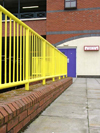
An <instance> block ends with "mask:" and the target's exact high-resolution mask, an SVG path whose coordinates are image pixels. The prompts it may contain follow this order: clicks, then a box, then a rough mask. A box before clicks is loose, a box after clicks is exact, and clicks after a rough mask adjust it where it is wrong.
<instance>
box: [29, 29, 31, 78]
mask: <svg viewBox="0 0 100 133" xmlns="http://www.w3.org/2000/svg"><path fill="white" fill-rule="evenodd" d="M30 45H31V43H30V32H29V79H30Z"/></svg>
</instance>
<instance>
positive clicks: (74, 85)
mask: <svg viewBox="0 0 100 133" xmlns="http://www.w3.org/2000/svg"><path fill="white" fill-rule="evenodd" d="M71 87H86V84H81V83H80V84H75V83H74V84H72V85H71Z"/></svg>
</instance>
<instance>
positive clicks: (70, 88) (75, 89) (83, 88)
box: [65, 87, 86, 92]
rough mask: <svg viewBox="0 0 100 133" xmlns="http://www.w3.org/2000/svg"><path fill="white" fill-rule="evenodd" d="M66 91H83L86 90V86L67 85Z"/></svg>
mask: <svg viewBox="0 0 100 133" xmlns="http://www.w3.org/2000/svg"><path fill="white" fill-rule="evenodd" d="M66 91H73V92H76V91H84V92H86V87H69V88H68V89H67V90H66ZM66 91H65V92H66Z"/></svg>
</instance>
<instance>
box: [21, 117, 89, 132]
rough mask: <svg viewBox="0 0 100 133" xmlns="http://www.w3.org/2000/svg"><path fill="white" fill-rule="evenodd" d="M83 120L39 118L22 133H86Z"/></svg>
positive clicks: (85, 122)
mask: <svg viewBox="0 0 100 133" xmlns="http://www.w3.org/2000/svg"><path fill="white" fill-rule="evenodd" d="M87 125H88V124H87V121H86V120H84V119H68V118H67V119H66V118H64V117H49V116H40V117H39V118H38V119H36V120H35V121H34V123H32V124H31V125H30V126H29V128H28V129H27V130H26V131H25V132H24V133H33V132H34V133H88V126H87Z"/></svg>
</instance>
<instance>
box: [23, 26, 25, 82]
mask: <svg viewBox="0 0 100 133" xmlns="http://www.w3.org/2000/svg"><path fill="white" fill-rule="evenodd" d="M24 73H25V28H23V80H24V79H25V78H24V77H25V74H24Z"/></svg>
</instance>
